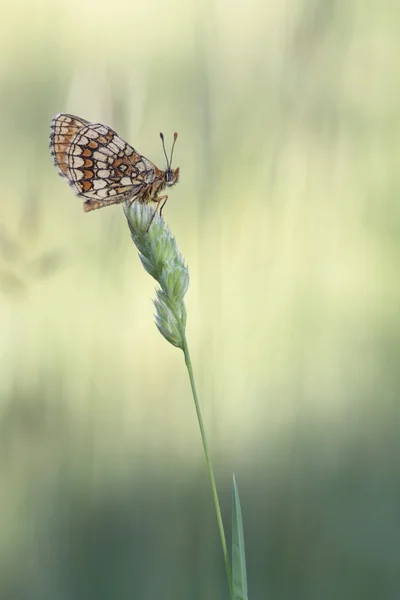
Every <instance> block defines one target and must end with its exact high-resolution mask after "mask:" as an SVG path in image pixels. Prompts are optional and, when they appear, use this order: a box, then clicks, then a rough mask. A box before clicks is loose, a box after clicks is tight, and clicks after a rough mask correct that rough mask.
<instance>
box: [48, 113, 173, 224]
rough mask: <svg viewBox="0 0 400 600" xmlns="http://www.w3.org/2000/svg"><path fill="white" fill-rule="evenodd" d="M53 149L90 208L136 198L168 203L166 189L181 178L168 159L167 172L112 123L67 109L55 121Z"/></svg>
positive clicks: (61, 168)
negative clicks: (123, 137) (140, 150)
mask: <svg viewBox="0 0 400 600" xmlns="http://www.w3.org/2000/svg"><path fill="white" fill-rule="evenodd" d="M176 137H177V136H176V134H175V137H174V140H176ZM162 139H163V137H162ZM174 143H175V142H174ZM164 151H165V150H164ZM50 152H51V154H52V156H53V159H54V164H55V166H56V168H57V170H58V172H59V174H60V175H61V176H62V177H64V178H65V179H66V180H67V181H68V183H69V185H70V186H71V187H72V189H73V191H74V193H75V194H76V195H77V196H79V197H81V198H82V199H83V200H84V203H83V209H84V211H85V212H89V211H92V210H96V209H98V208H103V207H104V206H109V205H111V204H119V203H121V202H125V201H131V202H134V201H135V200H138V201H139V202H146V203H147V202H156V203H157V204H158V203H160V201H162V200H163V201H164V202H163V204H162V206H164V204H165V202H166V200H167V198H168V196H160V193H161V192H162V191H163V190H164V189H165V188H166V187H171V186H172V185H175V183H177V182H178V179H179V168H177V169H171V166H170V161H168V159H167V169H166V170H165V171H162V170H161V169H159V168H158V167H156V165H154V164H153V163H152V162H151V161H150V160H149V159H147V158H145V157H144V156H142V155H141V154H139V152H137V151H136V150H135V149H134V148H133V147H132V146H130V145H129V144H128V143H127V142H125V141H124V140H123V139H122V138H121V137H120V136H119V135H118V134H117V133H116V132H115V131H113V130H112V129H111V128H110V127H107V126H105V125H102V124H101V123H90V122H88V121H86V120H84V119H81V118H80V117H75V116H73V115H68V114H64V113H60V114H58V115H56V116H55V117H54V119H53V120H52V122H51V130H50ZM162 206H161V209H162Z"/></svg>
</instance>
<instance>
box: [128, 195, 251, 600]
mask: <svg viewBox="0 0 400 600" xmlns="http://www.w3.org/2000/svg"><path fill="white" fill-rule="evenodd" d="M125 215H126V218H127V221H128V225H129V229H130V232H131V237H132V240H133V242H134V244H135V245H136V247H137V249H138V250H139V258H140V260H141V262H142V265H143V267H144V268H145V270H146V271H147V272H148V273H149V274H150V275H151V276H152V277H154V279H155V280H156V281H157V282H158V283H159V286H160V287H159V288H158V289H157V290H156V299H155V301H154V304H155V307H156V315H155V320H156V325H157V327H158V329H159V331H160V332H161V333H162V335H163V336H164V337H165V339H166V340H168V342H170V343H171V344H172V345H174V346H176V347H177V348H180V349H181V350H182V351H183V354H184V357H185V363H186V368H187V371H188V375H189V379H190V385H191V388H192V393H193V400H194V404H195V408H196V414H197V419H198V423H199V427H200V433H201V439H202V442H203V448H204V454H205V459H206V463H207V469H208V475H209V477H210V482H211V489H212V494H213V499H214V505H215V512H216V516H217V522H218V529H219V534H220V538H221V545H222V551H223V554H224V559H225V567H226V575H227V578H228V585H229V591H230V596H231V599H232V600H247V597H248V596H247V577H246V561H245V549H244V536H243V523H242V513H241V508H240V501H239V493H238V489H237V486H236V481H235V477H233V493H232V569H231V563H230V560H229V554H228V549H227V545H226V538H225V531H224V526H223V522H222V515H221V508H220V504H219V499H218V493H217V486H216V484H215V477H214V471H213V467H212V463H211V458H210V454H209V450H208V444H207V437H206V432H205V429H204V423H203V418H202V415H201V410H200V404H199V398H198V396H197V391H196V384H195V379H194V374H193V368H192V362H191V359H190V354H189V348H188V344H187V340H186V309H185V304H184V297H185V294H186V292H187V289H188V286H189V272H188V268H187V265H186V264H185V261H184V259H183V257H182V255H181V254H180V252H179V251H178V248H177V245H176V241H175V238H174V237H173V235H172V234H171V232H170V230H169V229H168V227H167V225H166V224H165V221H164V220H163V218H162V217H161V216H160V215H159V214H156V215H155V214H154V208H152V207H151V206H150V205H149V204H146V203H141V202H133V203H130V202H127V203H126V204H125ZM150 225H151V226H150Z"/></svg>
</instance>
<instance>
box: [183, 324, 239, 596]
mask: <svg viewBox="0 0 400 600" xmlns="http://www.w3.org/2000/svg"><path fill="white" fill-rule="evenodd" d="M182 350H183V353H184V355H185V363H186V367H187V370H188V373H189V379H190V385H191V387H192V393H193V400H194V405H195V407H196V413H197V420H198V422H199V427H200V433H201V439H202V441H203V448H204V454H205V457H206V463H207V469H208V475H209V477H210V481H211V489H212V495H213V498H214V506H215V512H216V514H217V521H218V529H219V535H220V538H221V545H222V551H223V553H224V558H225V568H226V575H227V577H228V584H229V591H230V595H231V598H232V600H233V588H232V571H231V563H230V562H229V554H228V548H227V545H226V539H225V531H224V525H223V522H222V515H221V508H220V505H219V500H218V492H217V486H216V484H215V477H214V471H213V468H212V464H211V459H210V455H209V453H208V444H207V437H206V432H205V429H204V423H203V417H202V416H201V410H200V404H199V398H198V396H197V391H196V384H195V381H194V375H193V368H192V361H191V359H190V354H189V348H188V345H187V341H186V336H185V333H184V332H183V333H182Z"/></svg>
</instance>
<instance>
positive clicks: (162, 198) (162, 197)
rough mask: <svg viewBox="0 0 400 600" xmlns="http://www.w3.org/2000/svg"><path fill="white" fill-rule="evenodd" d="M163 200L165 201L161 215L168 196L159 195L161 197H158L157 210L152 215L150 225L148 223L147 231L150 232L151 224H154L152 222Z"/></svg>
mask: <svg viewBox="0 0 400 600" xmlns="http://www.w3.org/2000/svg"><path fill="white" fill-rule="evenodd" d="M161 200H164V202H163V203H162V204H161V208H160V217H161V211H162V209H163V208H164V206H165V203H166V201H167V200H168V196H159V197H158V198H157V206H156V208H155V210H154V212H153V215H152V217H151V219H150V223H149V225H148V227H147V229H146V233H148V231H149V229H150V225H151V224H152V222H153V219H154V217H155V216H156V213H157V211H158V207H159V206H160V202H161Z"/></svg>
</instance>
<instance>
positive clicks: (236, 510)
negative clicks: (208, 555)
mask: <svg viewBox="0 0 400 600" xmlns="http://www.w3.org/2000/svg"><path fill="white" fill-rule="evenodd" d="M232 583H233V600H248V596H247V574H246V555H245V549H244V535H243V520H242V509H241V508H240V500H239V491H238V488H237V485H236V479H235V475H234V476H233V488H232Z"/></svg>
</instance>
